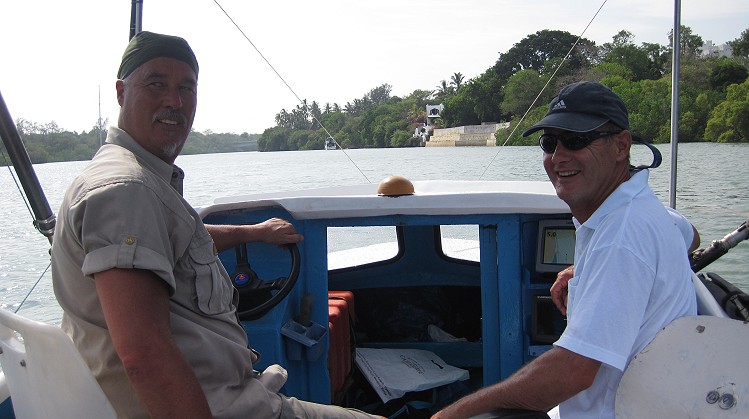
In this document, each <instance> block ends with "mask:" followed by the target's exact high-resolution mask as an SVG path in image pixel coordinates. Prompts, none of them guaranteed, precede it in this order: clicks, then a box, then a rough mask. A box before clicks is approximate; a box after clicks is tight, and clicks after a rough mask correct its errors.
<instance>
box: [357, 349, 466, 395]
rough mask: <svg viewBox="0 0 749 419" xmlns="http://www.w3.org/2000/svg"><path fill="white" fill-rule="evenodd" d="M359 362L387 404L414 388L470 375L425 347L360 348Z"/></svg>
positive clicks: (360, 367)
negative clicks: (424, 348) (448, 363)
mask: <svg viewBox="0 0 749 419" xmlns="http://www.w3.org/2000/svg"><path fill="white" fill-rule="evenodd" d="M356 365H357V366H358V367H359V370H361V372H362V374H363V375H364V377H366V379H367V381H369V384H371V385H372V388H374V390H375V391H376V392H377V395H378V396H380V399H382V402H383V403H387V402H388V401H389V400H393V399H397V398H400V397H403V395H405V394H406V393H407V392H410V391H421V390H428V389H430V388H434V387H438V386H441V385H444V384H449V383H452V382H455V381H463V380H467V379H468V378H469V373H468V371H467V370H464V369H460V368H456V367H453V366H451V365H447V364H446V363H445V362H444V361H443V360H442V359H441V358H440V357H438V356H437V355H436V354H435V353H434V352H431V351H426V350H422V349H374V348H357V349H356Z"/></svg>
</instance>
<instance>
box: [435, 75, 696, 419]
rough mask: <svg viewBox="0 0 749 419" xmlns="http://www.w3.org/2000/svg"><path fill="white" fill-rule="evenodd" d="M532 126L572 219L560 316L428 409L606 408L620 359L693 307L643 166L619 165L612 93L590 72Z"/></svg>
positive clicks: (594, 411) (623, 136) (670, 225)
mask: <svg viewBox="0 0 749 419" xmlns="http://www.w3.org/2000/svg"><path fill="white" fill-rule="evenodd" d="M537 131H542V134H541V136H540V138H539V144H540V146H541V149H542V151H543V164H544V168H545V169H546V173H547V174H548V176H549V179H550V180H551V183H552V184H553V185H554V188H555V189H556V193H557V195H558V196H559V197H560V198H561V199H562V200H564V201H565V202H566V203H567V204H568V205H569V207H570V210H571V212H572V216H573V221H574V223H575V227H576V244H575V269H574V277H573V278H572V279H571V280H570V281H569V284H568V300H567V327H566V329H565V331H564V333H563V334H562V336H561V337H560V339H559V340H558V341H557V342H555V343H554V346H553V347H552V349H550V350H549V351H547V352H546V353H544V354H543V355H541V356H540V357H538V358H537V359H536V360H534V361H533V362H531V363H529V364H528V365H526V366H525V367H523V368H521V369H520V370H519V371H518V372H517V373H515V374H514V375H512V376H511V377H509V378H508V379H506V380H504V381H502V382H500V383H498V384H495V385H493V386H490V387H487V388H484V389H482V390H479V391H478V392H476V393H474V394H471V395H469V396H466V397H464V398H462V399H460V400H459V401H457V402H456V403H454V404H452V405H450V406H448V407H447V408H445V409H444V410H442V411H441V412H438V414H437V415H435V416H437V417H440V418H443V417H444V418H448V417H449V418H463V417H470V416H473V415H477V414H479V413H484V412H490V411H494V412H497V411H500V412H502V413H504V412H508V410H507V409H525V410H530V411H537V412H539V413H537V414H535V415H533V414H532V413H525V414H520V415H519V416H502V415H501V414H499V415H496V416H495V417H523V418H531V417H534V418H536V417H538V418H543V417H546V414H545V413H543V412H545V411H547V410H549V409H551V408H552V407H553V409H552V410H551V411H550V412H549V416H551V417H555V418H562V419H567V418H575V419H580V418H611V419H613V418H614V415H615V414H614V403H615V397H616V390H617V388H618V386H619V381H620V380H621V377H622V374H623V373H624V370H625V368H626V367H627V365H628V364H629V362H630V360H631V359H632V358H633V357H634V356H635V355H636V354H637V353H639V352H640V351H641V350H642V349H643V348H645V346H646V345H647V344H648V343H649V342H650V341H651V340H652V339H653V337H654V336H655V334H656V333H657V332H658V331H660V330H661V329H662V328H663V327H665V326H666V325H668V324H669V323H670V322H671V321H673V320H674V319H676V318H679V317H682V316H687V315H696V314H697V303H696V297H695V291H694V286H693V284H692V280H691V270H690V267H689V261H688V258H687V254H686V253H685V252H684V245H683V244H682V243H683V242H684V239H683V238H682V234H681V233H680V231H679V228H678V227H677V225H676V223H675V222H674V221H673V218H672V217H673V216H672V215H671V214H669V212H668V211H667V209H666V208H665V207H664V206H663V204H662V203H661V202H660V201H659V200H658V198H657V197H656V196H655V194H654V193H653V191H652V190H651V189H650V187H649V186H648V170H646V168H643V167H637V168H634V167H632V166H631V165H630V161H629V152H630V147H631V146H632V141H633V135H632V133H631V132H630V131H629V119H628V114H627V109H626V107H625V106H624V103H623V102H622V100H621V99H620V98H619V96H617V95H616V94H614V93H613V92H612V91H611V90H610V89H608V88H607V87H605V86H603V85H601V84H599V83H593V82H580V83H575V84H571V85H569V86H566V87H564V88H563V89H562V90H561V91H560V92H559V95H558V96H557V97H555V98H554V99H553V100H552V101H551V103H550V105H549V112H548V113H547V114H546V116H545V117H544V118H543V119H542V120H541V121H539V122H538V123H536V124H535V125H533V126H532V127H531V128H530V129H528V130H527V131H525V132H524V133H523V135H524V136H527V135H530V134H532V133H535V132H537ZM634 139H635V141H638V142H643V140H641V139H639V138H636V137H635V138H634ZM651 149H652V148H651ZM654 153H655V152H654ZM655 154H656V160H658V157H659V155H658V154H657V153H655ZM655 166H657V163H656V162H655V161H654V164H653V165H651V166H647V167H655ZM554 406H556V407H554ZM512 412H513V413H515V414H516V415H518V414H519V413H518V412H517V411H516V410H515V411H512Z"/></svg>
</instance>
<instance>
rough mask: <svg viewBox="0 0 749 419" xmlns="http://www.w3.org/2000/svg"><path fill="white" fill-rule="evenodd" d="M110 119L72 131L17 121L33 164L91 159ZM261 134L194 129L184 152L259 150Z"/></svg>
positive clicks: (4, 153) (3, 161)
mask: <svg viewBox="0 0 749 419" xmlns="http://www.w3.org/2000/svg"><path fill="white" fill-rule="evenodd" d="M106 126H107V123H106V121H101V122H100V123H97V124H96V125H95V126H94V127H93V128H92V129H91V130H90V131H88V132H86V131H83V132H80V133H77V132H71V131H66V130H64V129H62V128H60V127H59V126H58V125H57V123H55V122H54V121H53V122H50V123H47V124H37V123H34V122H31V121H27V120H24V119H21V118H19V119H17V120H16V129H17V130H18V133H19V134H20V135H21V138H22V140H23V143H24V146H25V147H26V152H27V153H28V155H29V158H30V159H31V162H32V163H51V162H59V161H79V160H90V159H91V158H92V157H93V156H94V154H96V151H97V150H98V149H99V147H100V146H101V143H102V142H103V141H104V139H106V137H107V132H106ZM259 137H260V134H248V133H246V132H245V133H242V134H233V133H214V132H212V131H210V130H207V131H205V132H203V133H200V132H197V131H193V132H191V133H190V135H189V136H188V138H187V141H186V142H185V146H184V148H183V149H182V152H181V153H180V154H182V155H188V154H205V153H232V152H237V151H257V139H258V138H259ZM2 152H3V157H4V159H2V160H0V165H7V164H10V159H9V158H8V157H7V153H6V151H5V145H4V144H2Z"/></svg>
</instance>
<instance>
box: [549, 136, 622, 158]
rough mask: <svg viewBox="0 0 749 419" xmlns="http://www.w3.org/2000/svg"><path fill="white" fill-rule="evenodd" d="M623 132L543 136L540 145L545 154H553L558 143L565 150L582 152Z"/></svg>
mask: <svg viewBox="0 0 749 419" xmlns="http://www.w3.org/2000/svg"><path fill="white" fill-rule="evenodd" d="M620 132H621V131H589V132H569V131H567V132H563V133H561V134H541V136H540V137H538V145H540V146H541V150H543V151H544V153H548V154H552V153H554V150H556V149H557V141H561V142H562V145H564V148H566V149H567V150H570V151H577V150H582V149H583V148H585V147H587V146H589V145H590V144H591V143H592V142H593V141H595V140H597V139H599V138H603V137H608V136H609V135H614V134H619V133H620Z"/></svg>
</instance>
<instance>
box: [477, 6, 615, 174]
mask: <svg viewBox="0 0 749 419" xmlns="http://www.w3.org/2000/svg"><path fill="white" fill-rule="evenodd" d="M607 1H608V0H603V3H601V6H600V7H599V8H598V10H596V13H595V14H594V15H593V17H592V18H590V21H588V24H587V25H586V26H585V29H583V31H582V32H581V33H580V35H578V36H577V39H575V42H574V43H573V44H572V46H571V47H570V49H569V51H567V54H565V55H564V57H562V61H561V62H559V65H557V67H556V68H555V69H554V72H553V73H551V76H549V79H548V80H546V84H544V87H542V88H541V91H540V92H538V95H536V98H535V99H533V102H532V103H531V104H530V106H528V109H526V111H525V113H524V114H523V116H522V117H521V118H520V120H519V121H518V123H517V124H515V127H514V128H513V129H512V131H510V135H508V136H507V139H505V142H504V143H502V147H504V146H505V145H507V142H508V141H510V138H512V135H513V134H515V131H516V130H517V129H518V127H519V126H520V125H521V124H522V123H523V121H524V120H525V117H526V116H528V114H529V113H530V111H531V110H532V109H533V106H534V105H535V104H536V102H538V99H539V98H540V97H541V95H542V94H543V93H544V91H545V90H546V88H547V87H549V83H551V81H552V80H553V79H554V76H556V75H557V72H559V69H560V68H562V65H563V64H564V63H565V62H566V61H567V57H569V56H570V54H572V50H574V49H575V47H576V46H577V44H578V42H580V40H581V39H582V38H583V35H585V32H587V31H588V28H590V25H591V24H593V21H594V20H595V19H596V17H598V14H599V13H601V10H602V9H603V6H605V5H606V2H607ZM499 150H501V148H499V149H497V152H496V153H494V157H492V159H491V160H490V161H489V164H487V165H486V167H485V168H484V171H483V172H481V175H480V176H479V179H481V178H483V177H484V174H485V173H486V171H487V170H489V167H491V165H492V163H494V160H495V159H496V158H497V156H498V155H499Z"/></svg>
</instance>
